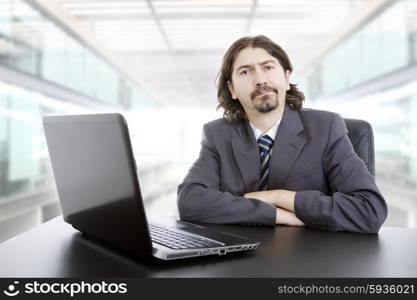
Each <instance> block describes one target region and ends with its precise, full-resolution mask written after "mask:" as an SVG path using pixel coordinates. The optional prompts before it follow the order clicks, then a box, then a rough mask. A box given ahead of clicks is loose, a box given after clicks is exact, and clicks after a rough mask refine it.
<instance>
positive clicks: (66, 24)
mask: <svg viewBox="0 0 417 300" xmlns="http://www.w3.org/2000/svg"><path fill="white" fill-rule="evenodd" d="M254 34H264V35H267V36H269V37H270V38H272V39H273V40H274V41H276V42H277V43H279V44H281V45H282V46H283V47H284V49H286V50H287V52H288V53H289V55H290V58H291V59H292V62H293V65H294V68H295V72H294V74H293V80H292V81H293V82H294V83H298V84H299V88H300V89H301V90H302V91H304V92H305V94H306V103H305V106H306V107H312V108H320V109H325V110H331V111H335V112H338V113H340V114H341V115H342V116H344V117H350V118H360V119H365V120H367V121H369V122H370V123H371V124H372V125H373V128H374V134H375V142H376V173H377V175H376V179H377V182H378V184H379V186H380V188H381V190H382V191H383V193H384V195H385V196H386V199H387V201H388V203H389V208H390V210H389V217H388V219H387V221H386V223H385V224H384V225H385V226H401V227H417V118H416V115H417V0H391V1H387V0H291V1H290V0H280V1H273V0H269V1H267V0H259V1H257V0H224V1H220V0H217V1H209V0H207V1H203V0H197V1H192V0H173V1H168V0H1V1H0V242H1V241H4V240H6V239H9V238H12V237H13V236H15V235H17V234H19V233H21V232H23V231H25V230H28V229H29V228H31V227H34V226H36V225H37V224H40V223H42V222H45V221H47V220H49V219H51V218H53V217H55V216H57V215H58V214H60V207H59V204H58V202H57V193H56V189H55V185H54V179H53V175H52V172H51V166H50V162H49V158H48V152H47V149H46V145H45V139H44V136H43V131H42V123H41V120H42V116H44V115H48V114H72V113H96V112H115V111H116V112H121V113H123V114H124V115H125V116H126V118H127V120H128V124H129V127H130V131H131V136H132V143H133V146H134V152H135V155H136V159H137V162H138V168H139V171H140V180H141V186H142V189H143V193H144V195H145V197H144V198H145V202H146V207H147V209H148V211H149V212H150V214H153V215H177V211H176V188H177V185H178V184H179V183H180V182H181V180H182V179H183V177H184V175H185V174H186V172H187V170H188V168H189V167H190V166H191V164H192V162H193V161H194V160H195V159H196V157H197V155H198V151H199V148H200V141H201V129H202V125H203V123H205V122H208V121H210V120H212V119H214V118H219V117H221V113H222V112H221V111H218V112H216V110H215V108H216V105H217V100H216V87H215V77H216V74H217V72H218V70H219V67H220V64H221V59H222V56H223V54H224V52H225V50H226V49H227V48H228V47H229V46H230V45H231V43H232V42H234V41H235V40H236V39H238V38H240V37H242V36H245V35H254ZM154 136H160V137H163V138H161V139H157V143H156V144H155V139H154V138H153V137H154ZM150 140H152V145H151V143H149V141H150Z"/></svg>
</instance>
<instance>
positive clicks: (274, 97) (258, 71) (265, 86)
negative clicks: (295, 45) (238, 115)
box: [228, 47, 291, 114]
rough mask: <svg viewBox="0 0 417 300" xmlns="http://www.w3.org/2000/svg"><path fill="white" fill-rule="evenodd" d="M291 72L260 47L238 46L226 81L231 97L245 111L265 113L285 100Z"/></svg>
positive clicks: (281, 104) (282, 103)
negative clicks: (238, 102)
mask: <svg viewBox="0 0 417 300" xmlns="http://www.w3.org/2000/svg"><path fill="white" fill-rule="evenodd" d="M290 75H291V73H290V72H289V71H288V70H287V71H284V69H283V68H282V66H281V64H280V63H279V62H278V60H277V59H276V58H275V57H273V56H272V55H271V54H269V53H268V52H267V51H266V50H264V49H263V48H252V47H247V48H245V49H243V50H241V51H240V52H239V54H238V56H237V57H236V61H235V63H234V66H233V73H232V82H229V83H228V86H229V91H230V93H231V94H232V97H233V99H235V100H236V101H240V103H241V104H242V106H243V108H244V109H245V112H246V113H247V114H248V113H249V114H250V113H251V112H253V111H257V112H260V113H268V112H270V111H273V110H275V109H276V108H277V107H279V106H283V105H284V103H285V94H286V91H287V90H289V89H290V85H289V80H290Z"/></svg>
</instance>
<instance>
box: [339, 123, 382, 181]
mask: <svg viewBox="0 0 417 300" xmlns="http://www.w3.org/2000/svg"><path fill="white" fill-rule="evenodd" d="M344 120H345V123H346V127H347V130H348V136H349V139H350V142H351V143H352V145H353V149H354V150H355V152H356V154H357V155H358V156H359V158H361V159H362V160H363V161H364V162H365V165H366V167H367V168H368V171H369V172H370V173H371V174H372V175H375V149H374V134H373V132H372V127H371V124H369V123H368V122H366V121H364V120H356V119H344Z"/></svg>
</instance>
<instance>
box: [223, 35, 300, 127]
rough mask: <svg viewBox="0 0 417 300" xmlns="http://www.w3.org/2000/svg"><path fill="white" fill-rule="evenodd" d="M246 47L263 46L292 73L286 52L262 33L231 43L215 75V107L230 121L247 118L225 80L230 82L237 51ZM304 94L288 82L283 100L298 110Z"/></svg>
mask: <svg viewBox="0 0 417 300" xmlns="http://www.w3.org/2000/svg"><path fill="white" fill-rule="evenodd" d="M247 47H253V48H263V49H264V50H266V51H267V52H268V53H269V54H271V55H272V56H273V57H275V58H276V59H277V60H278V62H279V63H280V64H281V66H282V68H283V69H284V71H286V70H288V71H290V72H291V73H292V71H293V68H292V65H291V62H290V59H289V58H288V55H287V53H285V51H284V49H282V48H281V46H279V45H278V44H276V43H274V42H273V41H272V40H271V39H269V38H267V37H266V36H264V35H257V36H254V37H249V36H248V37H243V38H240V39H238V40H237V41H236V42H234V43H233V45H232V46H230V48H229V49H228V50H227V51H226V53H225V55H224V56H223V64H222V67H221V69H220V72H219V74H218V75H217V99H218V101H219V105H218V106H217V109H220V108H223V109H224V112H223V117H224V118H225V119H226V120H227V121H230V122H233V121H241V120H244V119H247V117H246V113H245V111H244V109H243V107H242V105H241V104H240V102H239V101H236V100H234V99H233V98H232V94H231V93H230V91H229V88H228V85H227V82H228V81H230V82H232V73H233V65H234V63H235V61H236V57H237V55H238V54H239V52H240V51H241V50H243V49H245V48H247ZM303 101H304V94H303V92H301V91H299V90H298V88H297V85H296V84H292V83H290V90H288V91H287V92H286V97H285V102H286V103H287V104H288V105H289V107H290V108H291V109H292V110H296V111H299V110H300V109H301V108H302V107H303Z"/></svg>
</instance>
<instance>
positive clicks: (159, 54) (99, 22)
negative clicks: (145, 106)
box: [57, 0, 370, 107]
mask: <svg viewBox="0 0 417 300" xmlns="http://www.w3.org/2000/svg"><path fill="white" fill-rule="evenodd" d="M57 2H58V3H59V4H60V5H61V7H62V8H64V9H65V10H66V11H67V12H68V13H70V14H71V15H72V16H74V17H75V18H76V19H78V20H79V22H80V23H81V24H82V25H83V26H85V27H86V28H87V29H89V30H90V31H91V32H92V33H93V34H94V36H95V37H96V38H97V39H98V40H99V41H100V42H101V43H102V44H103V45H104V46H105V47H107V48H108V49H109V50H111V51H112V52H113V53H115V54H116V55H117V56H118V57H119V58H120V59H121V60H125V63H126V64H127V65H129V66H130V67H131V68H132V70H133V73H134V74H137V75H138V77H140V78H145V82H144V84H145V85H146V86H147V88H148V89H152V91H154V92H155V93H156V94H158V96H159V98H162V99H164V100H165V101H166V102H167V103H168V104H170V105H175V106H183V107H215V106H216V102H217V100H216V87H215V77H216V75H217V72H218V70H219V68H220V63H221V59H222V56H223V54H224V52H225V51H226V49H227V48H228V47H229V46H230V45H231V44H232V43H233V42H234V41H235V40H236V39H238V38H240V37H242V36H246V35H255V34H264V35H266V36H268V37H270V38H271V39H273V40H274V41H275V42H277V43H278V44H280V45H281V46H282V47H283V48H284V49H285V50H286V51H287V52H288V54H289V56H290V58H291V60H292V63H293V65H294V68H295V75H296V72H297V68H299V67H300V66H302V65H303V63H305V61H306V59H308V57H309V54H310V53H312V52H313V51H314V50H315V49H316V48H319V47H320V45H321V44H322V42H323V41H324V40H326V38H328V37H329V35H331V34H333V33H334V32H335V30H337V29H338V28H339V27H340V26H341V25H342V24H343V23H344V22H345V21H346V20H348V19H349V18H350V17H351V16H352V15H353V14H354V13H355V11H356V10H357V9H360V8H361V7H362V6H363V5H365V4H367V3H368V2H370V0H285V1H284V0H283V1H279V0H278V1H273V0H269V1H268V0H259V1H256V0H211V1H208V0H207V1H205V0H194V1H193V0H181V1H176V0H174V1H168V0H57Z"/></svg>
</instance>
